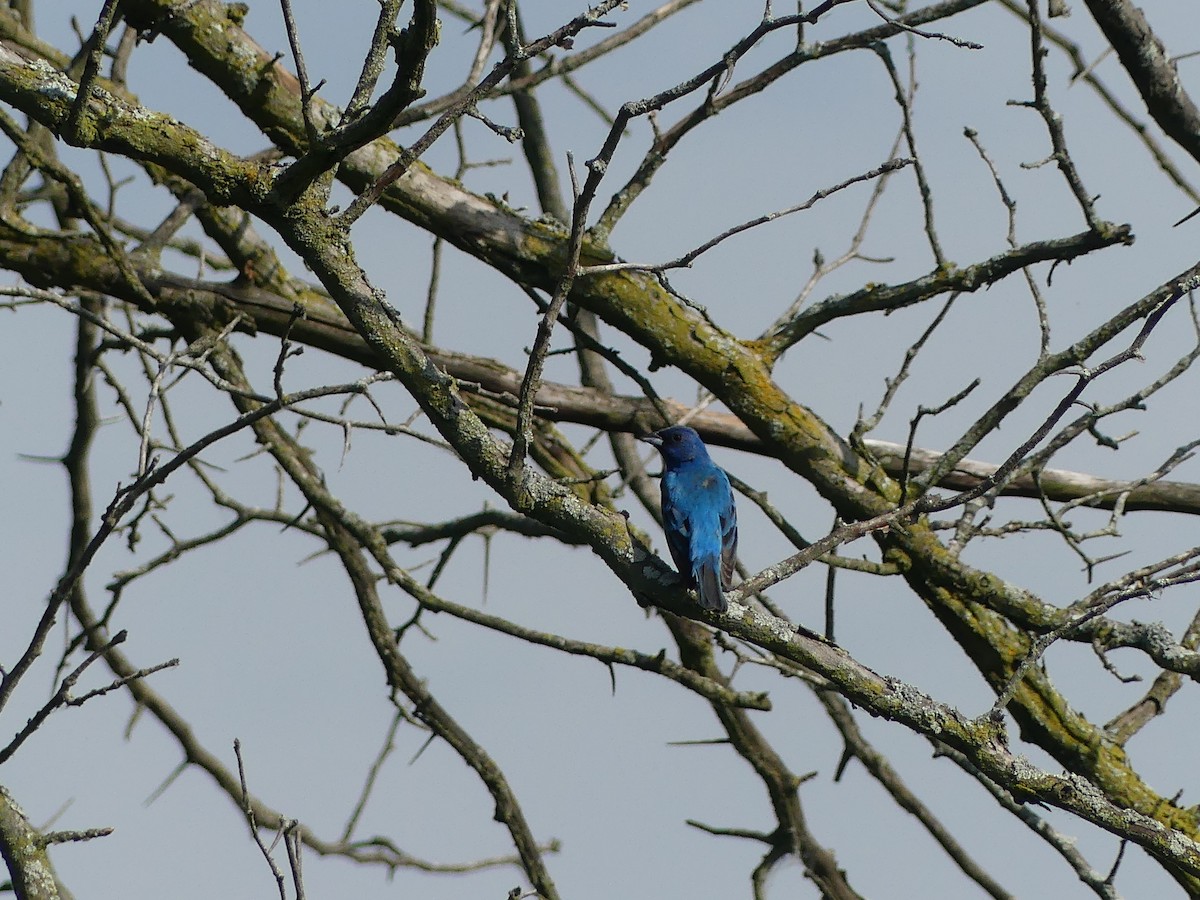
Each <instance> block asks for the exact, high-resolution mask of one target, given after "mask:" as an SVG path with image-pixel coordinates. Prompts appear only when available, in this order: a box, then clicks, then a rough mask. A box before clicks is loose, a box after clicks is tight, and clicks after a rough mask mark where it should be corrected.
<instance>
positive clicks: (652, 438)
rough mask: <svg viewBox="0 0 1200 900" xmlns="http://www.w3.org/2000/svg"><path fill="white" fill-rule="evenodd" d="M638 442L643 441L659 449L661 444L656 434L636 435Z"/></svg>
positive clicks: (660, 439)
mask: <svg viewBox="0 0 1200 900" xmlns="http://www.w3.org/2000/svg"><path fill="white" fill-rule="evenodd" d="M638 440H639V441H645V442H646V443H647V444H652V445H653V446H655V447H661V446H662V442H663V441H662V438H660V437H659V436H658V435H657V434H642V435H638Z"/></svg>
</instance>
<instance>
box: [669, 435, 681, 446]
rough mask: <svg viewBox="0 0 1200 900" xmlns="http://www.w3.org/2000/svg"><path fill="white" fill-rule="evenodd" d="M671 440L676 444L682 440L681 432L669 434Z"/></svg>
mask: <svg viewBox="0 0 1200 900" xmlns="http://www.w3.org/2000/svg"><path fill="white" fill-rule="evenodd" d="M671 440H673V441H674V442H675V443H677V444H678V443H679V442H680V441H682V440H683V435H682V434H673V435H671Z"/></svg>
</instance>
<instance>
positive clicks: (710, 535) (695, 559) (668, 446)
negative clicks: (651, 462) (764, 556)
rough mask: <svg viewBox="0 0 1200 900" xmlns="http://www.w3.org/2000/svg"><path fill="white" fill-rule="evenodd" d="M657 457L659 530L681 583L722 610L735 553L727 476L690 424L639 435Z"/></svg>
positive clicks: (734, 520) (706, 603)
mask: <svg viewBox="0 0 1200 900" xmlns="http://www.w3.org/2000/svg"><path fill="white" fill-rule="evenodd" d="M641 440H643V441H645V442H646V443H647V444H653V445H654V446H655V447H657V448H658V452H659V453H661V454H662V458H663V476H662V511H663V530H664V531H665V532H666V535H667V547H668V548H669V549H670V551H671V559H673V560H675V568H676V569H678V570H679V574H680V576H681V577H682V578H683V581H684V584H686V585H687V586H688V587H691V588H696V589H697V591H698V592H699V595H700V605H701V606H702V607H704V608H705V609H712V610H716V611H717V612H724V611H725V609H726V607H727V604H726V602H725V591H726V590H728V589H729V587H730V584H731V579H732V578H733V563H734V560H735V559H736V557H737V510H736V509H735V508H734V505H733V490H732V489H731V488H730V487H729V478H728V476H726V474H725V472H724V471H722V470H721V468H720V467H718V466H717V465H716V463H714V462H713V461H712V459H711V458H710V457H709V455H708V448H707V447H705V446H704V441H702V440H700V435H698V434H696V432H695V430H694V429H691V428H688V427H686V426H683V425H674V426H672V427H670V428H664V429H663V430H662V431H656V432H655V433H654V434H648V435H646V436H645V437H643V438H641Z"/></svg>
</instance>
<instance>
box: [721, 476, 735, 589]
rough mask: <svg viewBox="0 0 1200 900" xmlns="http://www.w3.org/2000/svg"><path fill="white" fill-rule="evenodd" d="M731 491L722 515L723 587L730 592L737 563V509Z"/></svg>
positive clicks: (730, 490)
mask: <svg viewBox="0 0 1200 900" xmlns="http://www.w3.org/2000/svg"><path fill="white" fill-rule="evenodd" d="M726 490H728V491H729V503H728V506H727V507H726V509H725V510H724V511H723V512H722V513H721V586H722V587H724V588H725V589H726V590H729V588H731V587H732V586H733V567H734V565H735V564H736V563H737V537H738V535H737V507H735V506H734V505H733V491H732V489H730V488H728V486H727V487H726Z"/></svg>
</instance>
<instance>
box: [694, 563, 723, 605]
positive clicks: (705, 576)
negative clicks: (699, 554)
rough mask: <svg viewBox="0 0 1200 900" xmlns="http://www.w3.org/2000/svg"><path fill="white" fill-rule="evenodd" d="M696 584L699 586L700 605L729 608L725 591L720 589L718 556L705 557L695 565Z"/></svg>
mask: <svg viewBox="0 0 1200 900" xmlns="http://www.w3.org/2000/svg"><path fill="white" fill-rule="evenodd" d="M696 585H697V587H698V588H699V590H698V593H699V594H700V605H701V606H702V607H704V609H711V610H713V611H715V612H725V610H726V609H728V608H729V604H728V603H726V602H725V592H724V591H723V590H721V559H720V557H713V558H712V559H706V560H704V561H703V562H701V563H700V565H699V566H697V567H696Z"/></svg>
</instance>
